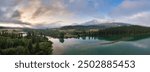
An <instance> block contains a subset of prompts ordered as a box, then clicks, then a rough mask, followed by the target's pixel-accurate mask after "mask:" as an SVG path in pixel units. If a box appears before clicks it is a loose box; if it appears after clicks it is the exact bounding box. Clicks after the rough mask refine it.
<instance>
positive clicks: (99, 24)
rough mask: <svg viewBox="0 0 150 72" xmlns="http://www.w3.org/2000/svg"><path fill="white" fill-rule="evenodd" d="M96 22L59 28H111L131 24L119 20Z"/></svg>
mask: <svg viewBox="0 0 150 72" xmlns="http://www.w3.org/2000/svg"><path fill="white" fill-rule="evenodd" d="M94 23H96V24H92V23H91V24H86V23H84V24H80V25H69V26H63V27H61V29H84V28H88V29H106V28H112V27H121V26H132V25H131V24H127V23H119V22H112V23H97V22H94Z"/></svg>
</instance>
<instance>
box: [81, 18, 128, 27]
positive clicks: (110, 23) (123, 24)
mask: <svg viewBox="0 0 150 72" xmlns="http://www.w3.org/2000/svg"><path fill="white" fill-rule="evenodd" d="M80 25H84V26H89V25H101V26H110V27H113V26H115V27H116V26H129V25H130V24H127V23H121V22H110V21H105V22H104V21H98V20H91V21H88V22H85V23H81V24H80Z"/></svg>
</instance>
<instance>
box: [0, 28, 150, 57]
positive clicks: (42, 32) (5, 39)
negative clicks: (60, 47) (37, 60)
mask: <svg viewBox="0 0 150 72" xmlns="http://www.w3.org/2000/svg"><path fill="white" fill-rule="evenodd" d="M22 30H23V31H21V32H20V31H16V30H12V31H11V30H7V29H6V30H5V29H4V30H0V54H2V55H49V54H52V50H53V49H52V42H51V41H49V40H48V38H47V37H46V36H51V37H54V38H59V40H60V42H62V43H63V42H64V39H65V38H82V39H86V37H89V38H98V39H104V40H108V41H119V40H124V41H125V40H126V41H134V40H140V39H144V38H148V37H150V28H149V27H142V26H135V25H131V26H121V27H112V28H106V29H101V28H99V27H96V26H93V27H90V26H89V27H84V26H75V27H74V26H71V28H70V26H66V27H61V28H53V29H22ZM22 32H25V33H22Z"/></svg>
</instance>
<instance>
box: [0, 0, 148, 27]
mask: <svg viewBox="0 0 150 72" xmlns="http://www.w3.org/2000/svg"><path fill="white" fill-rule="evenodd" d="M91 20H98V21H99V22H107V21H108V22H125V23H130V24H135V25H142V26H150V0H0V26H3V27H29V28H42V27H50V28H51V27H58V26H64V25H72V24H80V23H84V22H88V21H91Z"/></svg>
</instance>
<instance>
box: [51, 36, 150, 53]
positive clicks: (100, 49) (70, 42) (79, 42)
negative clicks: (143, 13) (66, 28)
mask: <svg viewBox="0 0 150 72" xmlns="http://www.w3.org/2000/svg"><path fill="white" fill-rule="evenodd" d="M49 40H51V41H52V42H53V49H54V50H53V54H66V55H74V54H75V55H92V54H93V55H139V54H140V55H145V54H146V55H147V54H148V55H149V54H150V44H148V43H149V42H150V38H149V37H147V36H142V37H118V38H117V37H109V38H108V37H84V38H68V39H64V38H61V39H57V38H51V37H49Z"/></svg>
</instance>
